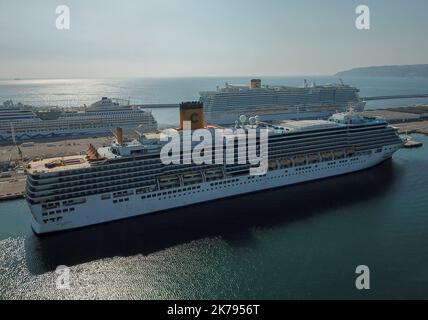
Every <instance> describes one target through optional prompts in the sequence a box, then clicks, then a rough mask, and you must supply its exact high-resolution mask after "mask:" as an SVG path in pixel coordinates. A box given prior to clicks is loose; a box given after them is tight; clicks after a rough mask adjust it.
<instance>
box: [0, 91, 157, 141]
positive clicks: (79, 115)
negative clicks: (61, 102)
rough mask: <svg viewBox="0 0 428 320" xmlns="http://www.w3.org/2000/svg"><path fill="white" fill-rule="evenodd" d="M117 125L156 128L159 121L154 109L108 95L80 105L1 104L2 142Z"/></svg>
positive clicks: (144, 129)
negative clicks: (86, 104) (152, 110)
mask: <svg viewBox="0 0 428 320" xmlns="http://www.w3.org/2000/svg"><path fill="white" fill-rule="evenodd" d="M117 126H121V127H123V128H125V129H128V128H129V129H132V128H137V127H139V129H141V130H140V131H142V132H152V131H154V130H156V129H157V122H156V120H155V119H154V117H153V115H152V113H151V111H150V110H147V109H144V108H143V107H142V106H131V105H129V104H121V103H119V102H117V101H114V100H112V99H109V98H107V97H103V98H102V99H101V100H100V101H97V102H95V103H93V104H91V105H90V106H89V107H83V108H80V109H67V110H64V109H60V108H56V109H49V110H45V111H43V110H40V109H36V108H32V107H29V106H22V105H13V104H12V103H10V102H9V104H8V105H3V106H1V107H0V143H11V142H13V136H15V139H16V141H21V140H33V139H46V138H62V137H63V138H69V137H78V136H91V135H94V134H109V133H110V132H111V130H112V129H113V130H114V129H115V128H116V127H117Z"/></svg>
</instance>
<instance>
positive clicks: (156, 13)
mask: <svg viewBox="0 0 428 320" xmlns="http://www.w3.org/2000/svg"><path fill="white" fill-rule="evenodd" d="M61 4H65V5H67V6H69V7H70V11H71V29H70V30H62V31H60V30H57V29H56V27H55V20H56V17H57V15H56V13H55V9H56V7H57V6H58V5H61ZM359 4H362V3H361V2H360V1H354V0H350V1H346V2H345V1H343V0H342V1H341V0H328V1H319V0H306V1H297V0H291V1H286V2H285V1H282V0H270V1H265V2H261V1H255V0H246V1H244V0H237V1H233V2H230V1H226V0H217V1H209V0H202V1H201V0H199V1H198V0H168V1H167V0H144V1H137V0H128V1H124V2H122V3H119V2H116V1H112V0H108V1H101V0H94V1H91V2H88V1H82V0H68V1H61V2H57V1H53V0H46V1H43V2H42V3H40V2H28V1H25V0H15V1H12V0H3V1H2V2H1V3H0V38H1V42H0V78H1V79H14V78H23V79H79V78H80V79H82V78H83V79H94V78H127V77H130V78H168V77H242V76H246V77H252V76H258V77H263V76H271V77H276V76H278V77H280V76H331V75H334V74H335V73H336V72H339V71H343V70H348V69H352V68H356V67H369V66H384V65H409V64H424V63H427V62H428V61H427V60H426V57H427V56H428V44H427V42H426V41H424V38H423V36H424V35H423V34H422V31H423V30H428V21H427V19H426V12H427V9H428V3H427V2H426V1H425V0H414V1H412V2H411V3H408V2H405V1H401V0H367V1H364V4H365V5H367V6H369V8H370V12H371V19H370V21H371V29H370V30H357V29H356V28H355V19H356V17H357V15H356V14H355V8H356V7H357V6H358V5H359Z"/></svg>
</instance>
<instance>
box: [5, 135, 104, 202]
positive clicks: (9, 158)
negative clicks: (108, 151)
mask: <svg viewBox="0 0 428 320" xmlns="http://www.w3.org/2000/svg"><path fill="white" fill-rule="evenodd" d="M110 141H111V138H108V137H101V138H85V139H74V140H61V141H50V142H37V143H33V142H24V143H22V144H21V145H20V148H21V150H22V154H23V158H24V161H28V160H31V159H35V158H49V157H58V156H59V157H61V156H67V155H75V154H80V153H82V152H85V150H86V149H87V148H88V145H89V144H90V143H91V144H92V145H93V146H94V147H95V148H99V147H102V146H105V145H109V144H110ZM0 167H2V168H7V167H10V168H13V167H15V168H16V170H14V171H4V172H1V174H0V201H5V200H12V199H19V198H23V197H24V190H25V179H26V176H25V174H24V168H23V166H22V163H21V161H20V156H19V153H18V149H17V147H16V146H10V145H9V146H0Z"/></svg>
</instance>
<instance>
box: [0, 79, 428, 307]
mask: <svg viewBox="0 0 428 320" xmlns="http://www.w3.org/2000/svg"><path fill="white" fill-rule="evenodd" d="M275 79H277V78H275ZM282 80H284V79H281V81H278V83H285V82H284V81H282ZM285 80H287V81H289V82H287V83H288V84H290V83H294V82H293V81H294V80H295V79H294V78H293V79H290V78H286V79H285ZM84 81H89V82H91V83H93V88H94V90H95V89H96V90H95V91H96V93H95V94H92V92H93V91H94V90H90V88H88V87H89V86H90V85H89V84H87V85H83V84H82V82H80V80H78V81H77V84H75V85H72V84H67V83H66V82H63V83H57V82H55V83H54V84H46V83H45V84H41V83H39V84H34V83H33V84H25V85H24V84H22V85H17V86H16V85H5V84H4V83H3V84H1V85H0V92H1V97H3V96H4V94H5V92H8V93H7V94H8V97H9V96H10V95H11V93H12V92H15V95H16V97H17V98H14V97H12V98H14V99H15V100H21V101H22V100H24V98H28V100H26V101H30V100H32V99H34V97H38V99H39V101H47V100H44V99H56V98H58V92H61V91H62V92H64V93H65V94H71V93H72V92H79V94H78V95H77V96H73V97H74V98H72V99H76V100H75V101H86V100H85V99H88V101H93V100H96V99H97V98H98V96H101V95H108V96H119V95H118V94H117V93H120V92H127V94H128V92H130V89H129V87H130V86H131V87H132V88H133V89H132V90H135V91H133V92H139V91H141V93H140V95H139V96H138V97H139V98H141V99H142V100H145V101H146V102H175V100H176V98H177V97H183V99H181V100H188V99H192V98H195V97H193V96H191V95H192V94H193V91H194V88H195V87H198V89H199V87H201V89H204V88H206V87H208V88H212V83H214V86H215V84H216V81H219V80H216V79H198V80H195V79H184V80H183V79H166V80H150V81H152V82H150V81H149V80H123V81H124V82H121V81H122V80H121V81H119V80H118V82H113V83H115V84H114V85H112V84H109V82H108V81H107V80H103V81H99V82H98V80H97V81H95V80H84ZM92 81H93V82H92ZM115 81H116V80H115ZM127 81H128V82H127ZM355 81H357V80H355ZM372 81H373V83H376V82H377V84H376V85H375V84H373V85H371V86H369V85H367V84H366V87H365V89H364V83H361V85H360V86H359V87H361V89H362V91H363V90H366V91H363V95H365V94H367V95H372V94H373V95H377V94H388V93H390V91H388V90H393V89H389V85H390V86H391V87H392V86H394V85H395V86H396V88H395V89H394V90H397V93H408V92H412V91H413V92H418V90H417V89H416V88H412V89H411V90H410V89H409V90H408V91H402V89H400V88H401V87H400V85H402V83H401V84H400V81H402V80H393V79H385V80H384V81H385V82H384V84H381V83H380V82H382V80H380V79H376V80H372ZM408 81H413V80H408ZM296 82H297V83H299V81H296ZM346 82H348V83H352V84H356V85H357V84H358V83H356V82H354V83H353V82H351V81H350V80H347V81H346ZM124 83H128V84H129V85H125V84H124ZM150 83H151V85H150V86H151V88H153V91H152V93H151V94H149V93H148V92H150V90H148V89H147V86H149V84H150ZM196 83H198V84H196ZM414 83H415V85H416V84H418V83H419V82H418V81H415V82H414ZM119 84H120V85H119ZM174 84H175V85H174ZM179 84H181V85H179ZM408 84H409V86H410V83H408ZM73 86H74V88H76V86H81V87H80V89H81V90H78V91H75V90H72V88H73ZM91 86H92V85H91ZM165 86H166V87H168V88H171V90H172V91H173V92H171V91H164V88H165ZM204 86H206V87H204ZM376 87H377V88H382V89H375V88H376ZM19 88H20V89H19ZM37 88H38V89H37ZM55 88H56V89H55ZM60 88H62V89H60ZM174 88H175V89H174ZM421 88H422V87H421ZM27 89H31V90H27ZM422 89H423V88H422ZM20 90H21V91H20ZM106 90H111V91H108V92H107V93H106V92H105V91H106ZM115 90H116V91H115ZM121 90H122V91H121ZM371 90H372V91H371ZM383 90H385V91H383ZM19 92H21V93H19ZM37 92H39V93H37ZM55 92H56V93H55ZM153 92H158V93H159V94H155V93H153ZM394 93H395V91H394ZM161 94H162V97H169V98H170V99H171V100H164V99H162V100H161V99H159V100H156V99H157V97H158V95H159V96H160V95H161ZM186 94H188V95H187V96H186ZM135 96H136V94H135V95H132V97H135ZM47 97H50V98H47ZM77 97H79V98H77ZM148 97H151V98H150V99H152V100H150V99H149V98H148ZM143 98H144V99H143ZM79 99H81V100H79ZM0 100H1V99H0ZM33 101H35V100H33ZM73 104H74V103H73ZM415 137H416V139H417V140H420V141H423V142H424V144H425V146H424V147H423V148H420V149H415V150H404V149H403V150H401V151H399V152H398V153H397V154H396V155H395V156H394V158H393V160H392V161H389V162H386V163H384V164H382V165H380V166H378V167H376V168H373V169H370V170H367V171H364V172H360V173H355V174H351V175H346V176H342V177H336V178H332V179H328V180H323V181H318V182H313V183H309V184H302V185H298V186H295V187H291V188H282V189H277V190H273V191H266V192H262V193H258V194H253V195H247V196H243V197H239V198H234V199H228V200H222V201H218V202H213V203H207V204H201V205H196V206H193V207H189V208H182V209H177V210H172V211H169V212H167V213H165V214H158V215H152V216H147V217H139V218H135V219H132V220H127V221H120V222H115V223H111V224H106V225H102V226H97V227H90V228H86V229H83V230H77V231H72V232H67V233H62V234H57V235H52V236H48V237H43V238H38V237H36V236H35V235H34V234H33V233H32V232H31V229H30V226H29V224H30V213H29V210H28V208H27V206H26V204H25V202H24V201H11V202H3V203H0V298H37V299H40V298H47V299H52V298H53V299H55V298H107V299H109V298H118V299H123V298H133V299H156V298H162V299H170V298H177V299H188V298H194V299H198V298H203V299H204V298H225V299H229V298H232V299H233V298H250V299H251V298H273V299H301V298H305V299H320V298H345V299H348V298H356V299H363V298H369V299H379V298H425V299H426V298H428V273H427V270H428V228H427V226H428V197H427V195H428V148H427V147H426V146H427V144H428V138H427V137H424V136H418V135H417V136H415ZM362 264H364V265H367V266H369V267H370V270H371V290H370V291H365V292H360V291H358V290H356V289H355V286H354V281H355V276H356V275H355V268H356V266H357V265H362ZM58 265H67V266H69V267H70V268H71V288H70V289H68V290H57V289H56V288H55V279H56V274H55V272H54V270H55V268H56V267H57V266H58Z"/></svg>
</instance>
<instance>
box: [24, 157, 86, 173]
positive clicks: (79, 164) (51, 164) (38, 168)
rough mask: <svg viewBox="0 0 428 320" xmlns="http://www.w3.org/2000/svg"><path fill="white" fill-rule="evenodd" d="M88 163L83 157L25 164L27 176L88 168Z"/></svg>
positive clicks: (59, 158) (35, 161) (49, 159)
mask: <svg viewBox="0 0 428 320" xmlns="http://www.w3.org/2000/svg"><path fill="white" fill-rule="evenodd" d="M90 166H91V164H90V162H89V161H88V160H87V157H86V156H85V155H76V156H67V157H56V158H48V159H41V160H33V161H30V162H29V163H28V164H27V172H28V173H29V174H40V173H56V172H60V171H69V170H77V169H84V168H89V167H90Z"/></svg>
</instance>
